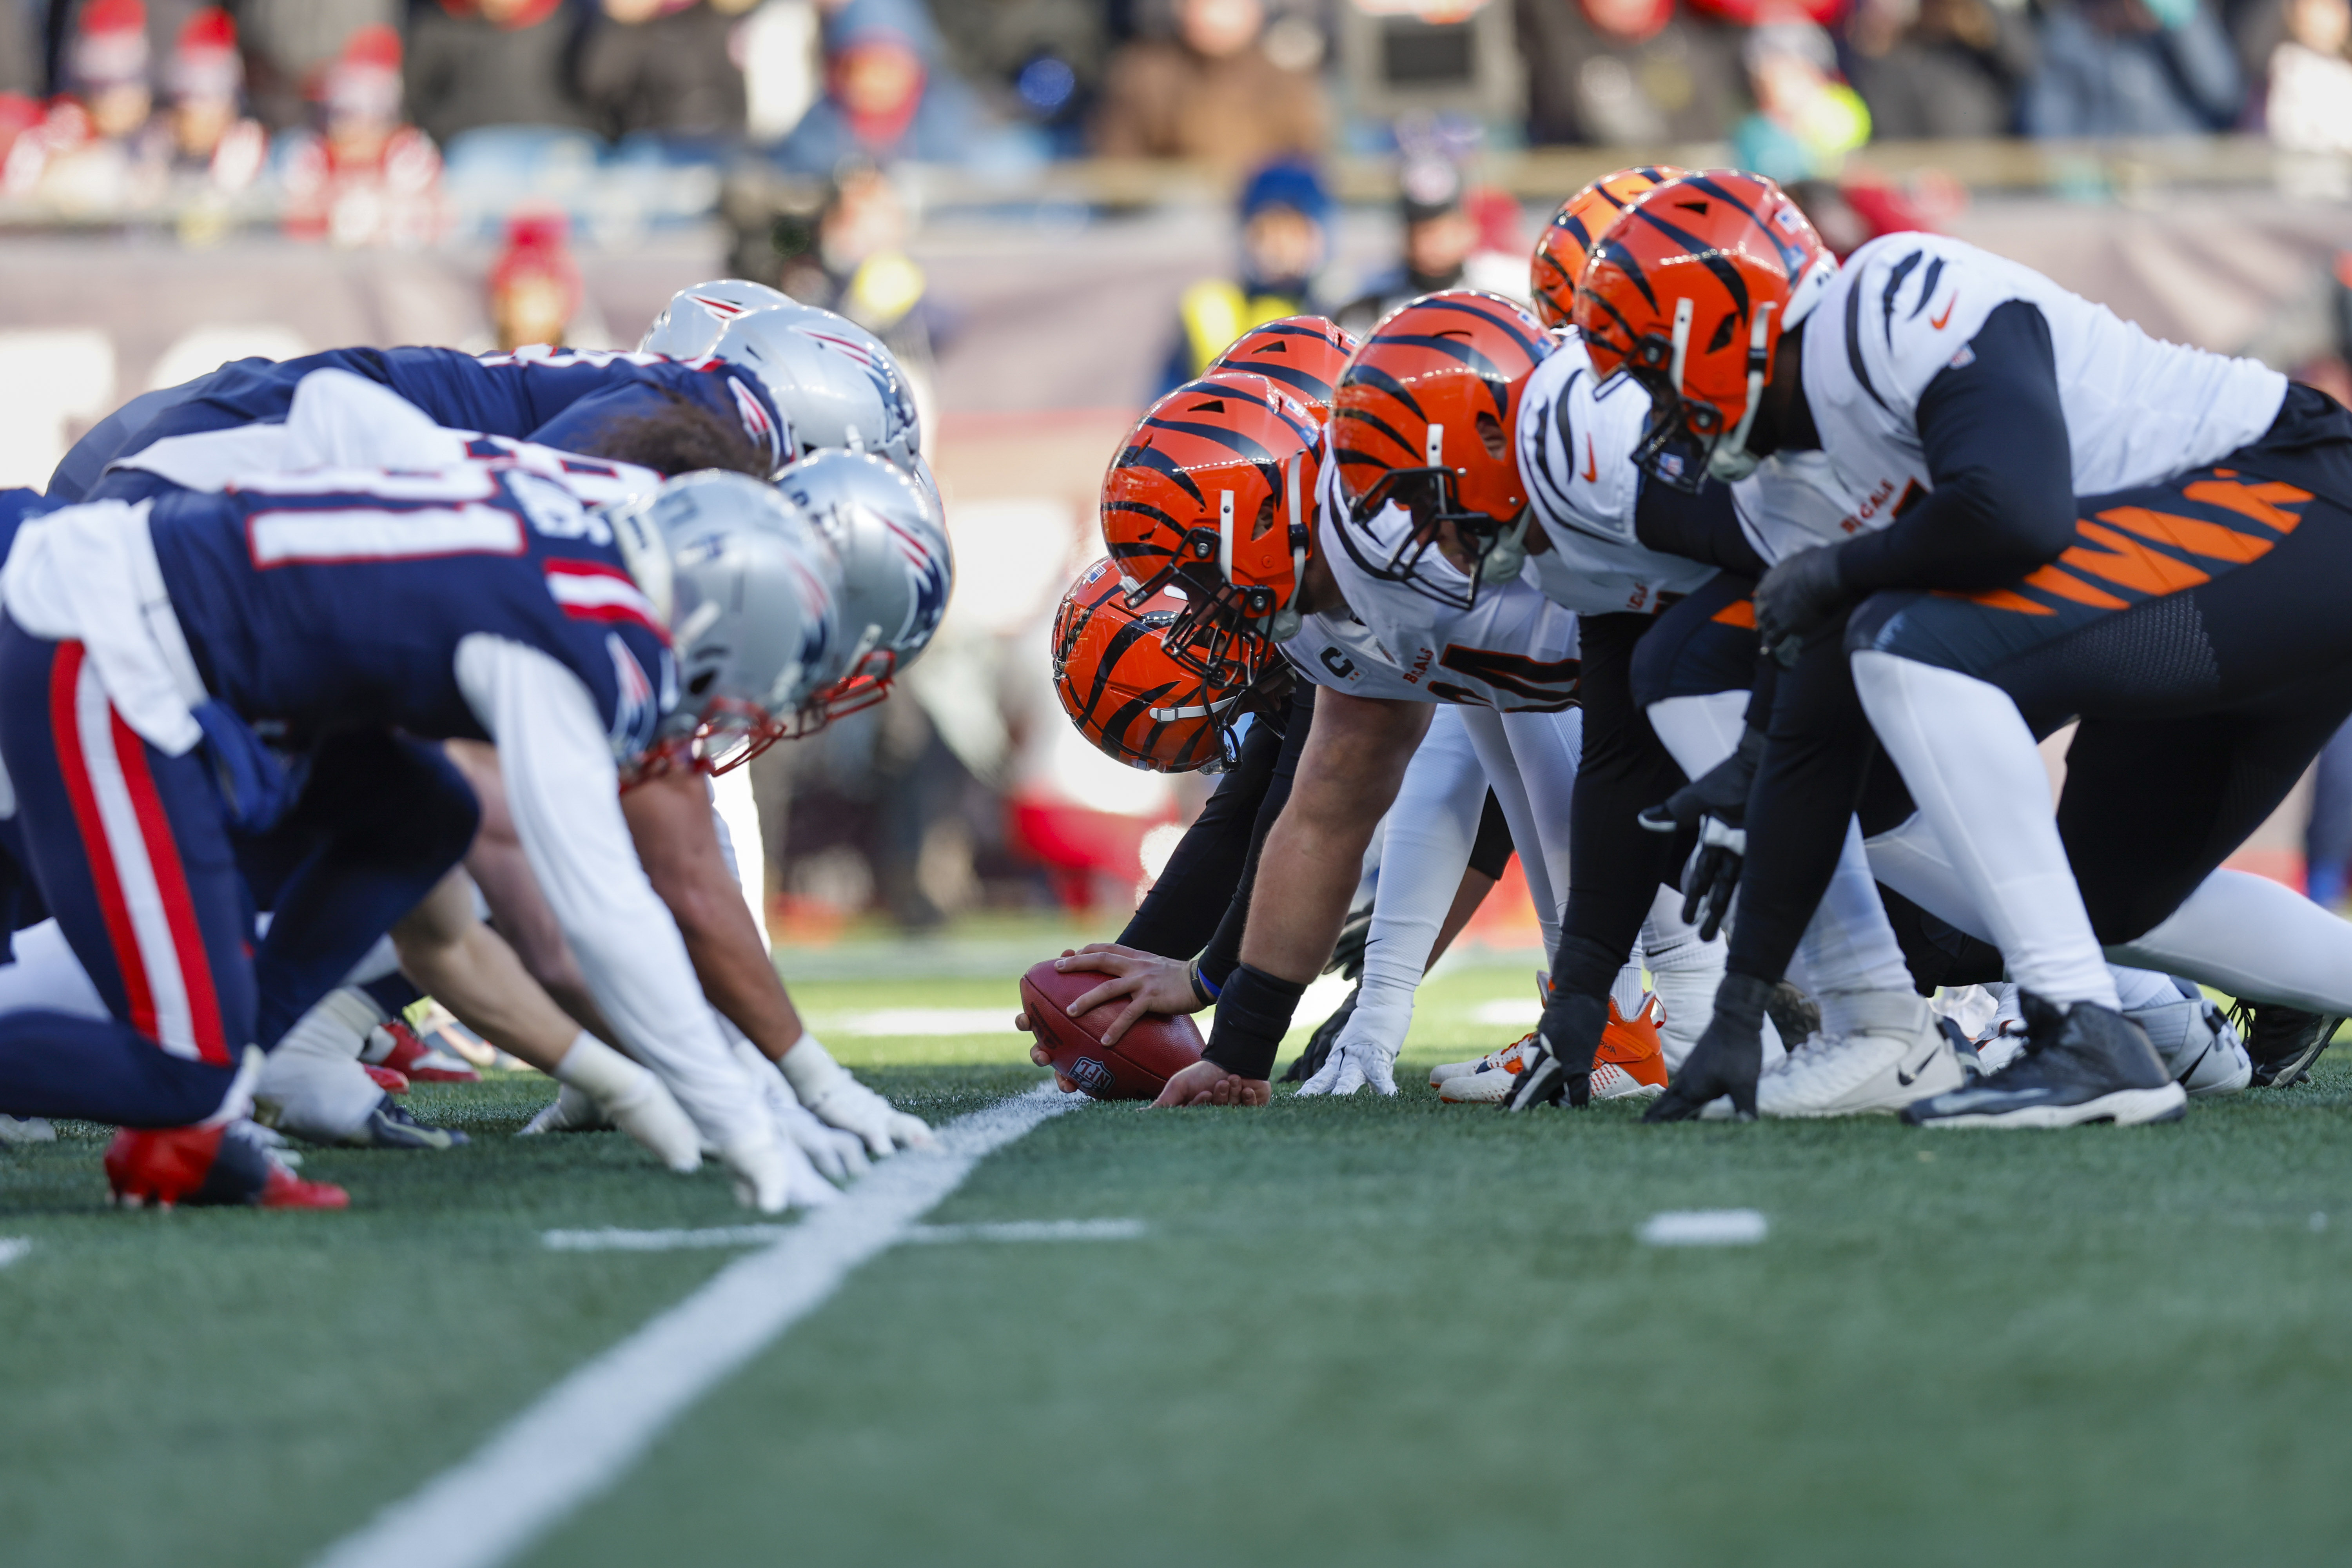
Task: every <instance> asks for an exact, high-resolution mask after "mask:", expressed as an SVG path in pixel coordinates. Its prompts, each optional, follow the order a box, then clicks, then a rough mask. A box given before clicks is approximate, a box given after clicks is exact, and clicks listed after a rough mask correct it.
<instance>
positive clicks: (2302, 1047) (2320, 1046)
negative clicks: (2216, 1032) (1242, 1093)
mask: <svg viewBox="0 0 2352 1568" xmlns="http://www.w3.org/2000/svg"><path fill="white" fill-rule="evenodd" d="M2230 1021H2231V1023H2232V1024H2234V1025H2235V1026H2237V1030H2238V1034H2239V1037H2241V1038H2242V1039H2243V1040H2244V1041H2245V1044H2246V1055H2247V1056H2248V1057H2249V1058H2252V1062H2253V1069H2254V1074H2253V1084H2254V1087H2255V1088H2256V1089H2284V1088H2286V1087H2287V1086H2288V1085H2289V1084H2292V1083H2298V1082H2300V1081H2302V1079H2303V1078H2304V1076H2305V1074H2306V1073H2308V1072H2310V1071H2311V1064H2312V1063H2314V1062H2315V1061H2317V1060H2318V1059H2319V1053H2320V1052H2322V1051H2324V1050H2326V1048H2327V1047H2328V1043H2329V1042H2330V1041H2332V1040H2333V1039H2335V1038H2336V1030H2337V1029H2338V1028H2341V1027H2342V1026H2343V1024H2344V1019H2343V1018H2342V1017H2341V1016H2338V1015H2336V1014H2332V1013H2306V1012H2305V1011H2304V1010H2303V1009H2302V1008H2300V1007H2290V1006H2288V1005H2285V1004H2284V1003H2283V1002H2240V1003H2238V1004H2237V1005H2235V1006H2233V1007H2231V1009H2230Z"/></svg>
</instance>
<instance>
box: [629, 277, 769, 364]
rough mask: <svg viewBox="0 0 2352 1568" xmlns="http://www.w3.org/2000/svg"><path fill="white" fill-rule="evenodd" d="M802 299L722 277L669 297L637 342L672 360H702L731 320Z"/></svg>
mask: <svg viewBox="0 0 2352 1568" xmlns="http://www.w3.org/2000/svg"><path fill="white" fill-rule="evenodd" d="M799 304H800V302H799V301H798V300H794V299H793V297H792V296H791V295H790V294H787V293H785V292H784V291H783V290H782V289H771V288H769V287H768V286H767V285H766V284H765V283H753V282H751V281H750V280H749V279H742V278H720V279H714V280H712V281H711V282H709V283H697V284H696V285H695V286H694V287H693V288H691V289H679V290H678V291H677V293H675V294H673V295H671V296H670V297H669V303H668V304H667V305H664V306H663V307H662V313H661V314H660V315H658V316H656V317H655V318H654V324H653V325H652V326H650V327H647V328H646V335H645V336H644V337H643V338H640V339H639V340H638V341H637V352H638V353H643V354H667V355H668V356H669V357H670V358H671V359H700V358H701V357H702V356H703V355H704V354H707V353H709V352H710V345H711V344H713V343H715V342H718V341H719V333H720V332H722V331H726V329H727V323H728V322H730V321H734V320H735V319H736V318H737V317H739V316H742V315H747V314H749V313H750V312H751V311H753V310H769V309H772V308H773V307H775V306H778V305H792V306H794V307H798V306H799Z"/></svg>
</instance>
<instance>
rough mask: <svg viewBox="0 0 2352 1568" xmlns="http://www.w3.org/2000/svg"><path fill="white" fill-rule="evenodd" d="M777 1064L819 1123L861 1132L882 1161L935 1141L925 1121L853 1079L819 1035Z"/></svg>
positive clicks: (807, 1037) (804, 1040)
mask: <svg viewBox="0 0 2352 1568" xmlns="http://www.w3.org/2000/svg"><path fill="white" fill-rule="evenodd" d="M777 1065H778V1066H779V1067H781V1068H783V1069H784V1077H785V1078H787V1079H790V1080H792V1086H793V1094H795V1095H797V1096H799V1098H800V1102H801V1103H802V1104H803V1105H805V1106H807V1107H808V1108H809V1110H812V1111H814V1112H815V1113H816V1117H817V1120H819V1121H823V1122H824V1124H825V1125H826V1126H828V1127H837V1128H839V1129H840V1130H841V1131H844V1132H855V1133H856V1134H857V1136H858V1137H860V1138H862V1139H864V1140H865V1141H866V1152H868V1153H870V1154H872V1155H873V1156H874V1157H875V1158H876V1159H877V1160H879V1159H882V1158H885V1157H886V1156H887V1155H890V1154H895V1153H897V1152H898V1151H899V1150H901V1149H919V1148H929V1146H930V1145H931V1143H932V1142H934V1140H933V1138H932V1137H931V1130H930V1127H929V1124H928V1123H926V1122H925V1121H923V1119H922V1118H921V1117H919V1116H909V1115H908V1114H907V1113H906V1112H905V1111H903V1110H897V1109H895V1108H893V1107H892V1105H891V1104H890V1102H889V1101H888V1100H885V1099H883V1098H882V1097H881V1096H880V1095H878V1094H877V1093H875V1092H874V1091H873V1090H872V1089H868V1088H866V1086H865V1085H864V1084H862V1083H860V1082H858V1081H857V1080H856V1079H854V1078H852V1077H850V1076H849V1069H848V1068H845V1067H843V1066H842V1065H841V1064H840V1063H839V1062H837V1061H835V1060H834V1059H833V1058H832V1057H830V1056H828V1055H827V1054H826V1053H825V1048H824V1047H823V1046H822V1045H820V1044H818V1043H817V1037H815V1036H814V1035H809V1034H803V1036H801V1038H800V1043H799V1044H798V1045H796V1046H794V1047H793V1048H792V1049H791V1050H789V1051H786V1052H785V1053H784V1059H783V1060H782V1062H779V1063H778V1064H777Z"/></svg>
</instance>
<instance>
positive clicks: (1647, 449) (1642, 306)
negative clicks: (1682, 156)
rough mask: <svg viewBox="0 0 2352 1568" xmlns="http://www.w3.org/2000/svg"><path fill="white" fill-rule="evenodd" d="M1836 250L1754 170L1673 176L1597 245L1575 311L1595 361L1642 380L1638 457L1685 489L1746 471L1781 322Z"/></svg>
mask: <svg viewBox="0 0 2352 1568" xmlns="http://www.w3.org/2000/svg"><path fill="white" fill-rule="evenodd" d="M1836 276H1837V258H1835V257H1833V256H1832V255H1831V254H1830V252H1829V248H1828V247H1826V246H1824V245H1822V239H1821V236H1819V235H1817V234H1815V233H1814V232H1813V226H1812V224H1811V222H1809V221H1807V219H1806V217H1805V215H1804V213H1803V212H1802V211H1801V210H1800V209H1799V208H1798V206H1797V204H1796V203H1795V202H1792V201H1790V199H1789V197H1788V196H1787V195H1784V194H1783V193H1782V192H1781V189H1780V186H1779V185H1776V184H1773V183H1772V182H1771V181H1770V180H1768V179H1766V178H1764V176H1762V175H1761V174H1738V173H1732V172H1727V171H1724V170H1720V169H1716V170H1708V171H1706V172H1704V173H1700V174H1685V175H1683V176H1682V177H1681V178H1679V179H1674V180H1669V181H1667V182H1666V183H1665V184H1662V185H1659V186H1657V187H1656V188H1654V190H1652V191H1651V192H1650V193H1649V194H1648V195H1644V196H1643V197H1642V198H1641V199H1640V200H1638V201H1636V202H1635V203H1634V204H1633V205H1632V206H1630V207H1628V208H1626V209H1625V211H1624V212H1622V214H1620V215H1619V216H1618V218H1617V221H1616V222H1615V223H1614V224H1612V225H1611V226H1610V228H1609V231H1608V232H1607V233H1606V234H1604V235H1602V236H1601V240H1600V243H1599V244H1597V245H1596V246H1594V247H1593V250H1592V258H1591V261H1590V262H1589V263H1588V264H1587V265H1586V267H1585V270H1584V279H1583V281H1582V282H1581V283H1580V284H1579V285H1578V288H1577V291H1576V308H1575V311H1574V314H1573V320H1574V321H1575V324H1576V326H1577V328H1578V330H1579V331H1581V332H1582V333H1583V335H1584V342H1585V346H1586V348H1587V349H1588V350H1589V351H1590V352H1591V355H1592V366H1593V370H1594V372H1595V374H1601V375H1608V374H1612V372H1613V371H1615V370H1617V369H1618V368H1620V367H1621V366H1622V368H1623V369H1624V370H1625V371H1626V373H1627V374H1631V375H1632V376H1633V378H1634V379H1635V380H1636V381H1638V382H1640V383H1641V384H1643V386H1644V387H1646V388H1647V389H1648V390H1649V393H1650V399H1651V409H1652V412H1651V423H1650V429H1649V433H1648V434H1647V435H1646V436H1645V437H1643V442H1642V445H1641V447H1639V448H1638V449H1637V450H1636V451H1635V453H1634V460H1635V461H1636V462H1638V463H1640V464H1641V465H1642V467H1643V468H1646V469H1648V470H1649V472H1651V473H1652V474H1654V475H1655V476H1656V477H1657V478H1659V479H1664V480H1665V481H1666V482H1667V483H1669V484H1672V485H1675V486H1676V487H1678V488H1680V489H1690V490H1695V489H1698V487H1699V485H1700V483H1701V482H1702V481H1704V480H1705V479H1706V478H1708V477H1709V476H1710V475H1712V476H1713V477H1714V478H1716V479H1721V480H1723V481H1724V482H1726V483H1727V484H1728V483H1733V482H1736V481H1738V480H1739V479H1745V478H1746V477H1747V476H1748V474H1750V473H1752V472H1754V471H1755V468H1756V464H1757V462H1758V460H1759V459H1758V458H1756V456H1755V455H1754V454H1753V453H1751V452H1749V451H1748V432H1749V431H1750V430H1751V429H1752V428H1753V427H1754V426H1755V423H1756V411H1757V407H1758V405H1759V404H1760V403H1761V401H1762V397H1763V392H1764V386H1765V384H1766V383H1767V382H1769V381H1770V380H1771V379H1772V365H1773V362H1774V356H1775V351H1776V350H1777V349H1778V348H1779V347H1780V337H1781V334H1782V333H1783V332H1785V331H1788V329H1790V327H1793V326H1796V325H1798V324H1799V323H1801V321H1804V319H1805V317H1806V316H1807V315H1809V314H1811V310H1812V308H1813V307H1814V306H1815V305H1817V304H1819V303H1820V302H1821V300H1822V295H1823V294H1825V293H1827V292H1828V290H1829V286H1830V282H1831V280H1832V279H1834V278H1835V277H1836Z"/></svg>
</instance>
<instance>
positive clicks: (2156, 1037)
mask: <svg viewBox="0 0 2352 1568" xmlns="http://www.w3.org/2000/svg"><path fill="white" fill-rule="evenodd" d="M2124 1016H2125V1017H2126V1018H2129V1019H2130V1020H2131V1021H2132V1022H2133V1023H2135V1024H2137V1025H2138V1026H2140V1027H2141V1028H2143V1029H2145V1030H2147V1042H2148V1044H2150V1045H2152V1046H2154V1047H2156V1054H2157V1055H2158V1056H2159V1057H2161V1058H2164V1065H2165V1067H2166V1068H2168V1069H2169V1070H2170V1071H2171V1073H2172V1081H2173V1082H2175V1083H2177V1084H2179V1086H2180V1087H2181V1088H2182V1089H2186V1090H2187V1091H2188V1093H2189V1098H2190V1099H2192V1100H2201V1099H2204V1098H2206V1097H2208V1096H2213V1095H2223V1094H2236V1093H2238V1092H2240V1091H2241V1090H2242V1089H2245V1088H2246V1087H2247V1086H2248V1085H2250V1084H2252V1082H2253V1081H2254V1059H2253V1058H2252V1057H2250V1056H2248V1055H2247V1054H2246V1045H2245V1042H2244V1041H2243V1040H2242V1039H2240V1038H2239V1037H2238V1031H2237V1030H2236V1029H2235V1028H2233V1027H2231V1024H2230V1020H2229V1018H2228V1017H2227V1016H2224V1015H2223V1014H2222V1012H2221V1008H2220V1007H2219V1006H2217V1005H2215V1004H2213V1003H2211V1002H2210V1001H2208V1000H2206V998H2205V997H2204V995H2203V994H2201V993H2200V994H2198V995H2196V996H2193V997H2191V996H2184V997H2182V998H2181V999H2180V1000H2179V1001H2178V1002H2175V1003H2171V1004H2169V1005H2165V1006H2161V1007H2136V1008H2132V1009H2130V1010H2128V1011H2126V1013H2125V1014H2124Z"/></svg>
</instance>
